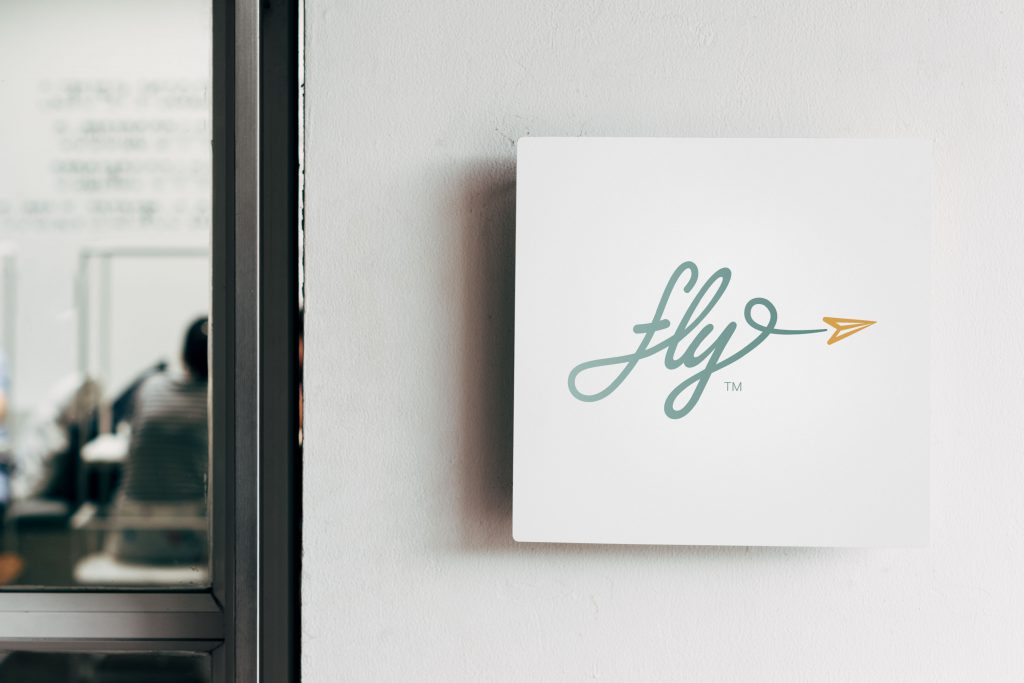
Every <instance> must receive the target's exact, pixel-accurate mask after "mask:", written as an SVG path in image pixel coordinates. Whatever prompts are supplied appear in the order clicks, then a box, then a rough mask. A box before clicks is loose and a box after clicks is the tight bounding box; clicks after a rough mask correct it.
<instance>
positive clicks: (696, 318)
mask: <svg viewBox="0 0 1024 683" xmlns="http://www.w3.org/2000/svg"><path fill="white" fill-rule="evenodd" d="M698 277H699V274H698V270H697V266H696V265H695V264H694V263H693V262H691V261H687V262H685V263H682V264H680V265H679V267H678V268H676V269H675V271H674V272H673V273H672V276H671V277H669V279H668V283H666V285H665V290H664V291H663V292H662V295H661V300H660V301H658V307H657V308H656V309H655V311H654V316H653V317H652V318H651V321H650V322H646V323H641V324H638V325H634V326H633V332H635V333H636V334H638V335H640V343H639V345H638V346H637V347H636V350H635V351H633V352H632V353H628V354H625V355H622V356H612V357H610V358H599V359H597V360H592V361H587V362H586V363H580V364H579V365H577V366H576V367H575V368H573V369H572V372H570V373H569V391H570V392H571V393H572V395H573V396H574V397H576V398H577V399H579V400H580V401H587V402H592V401H600V400H601V399H603V398H605V397H607V396H609V395H610V394H611V393H612V392H613V391H615V390H616V389H617V388H618V387H619V385H621V384H622V383H623V382H624V381H625V380H626V378H627V377H629V374H630V373H631V372H632V371H633V369H634V368H635V367H636V366H637V364H638V363H639V362H640V361H642V360H643V359H645V358H649V357H651V356H654V355H656V354H658V353H661V352H662V351H664V352H665V367H666V368H668V369H669V370H676V369H678V368H679V367H680V366H683V367H686V368H688V369H691V370H692V369H696V368H700V369H699V370H697V372H694V373H693V374H692V375H690V376H689V377H687V378H686V379H684V380H683V381H682V382H680V383H679V384H678V385H676V387H675V388H674V389H673V390H672V391H671V392H669V395H668V397H667V398H666V399H665V415H667V416H668V417H670V418H672V419H679V418H682V417H685V416H686V415H688V414H689V413H690V411H691V410H693V408H694V406H696V405H697V402H698V401H700V397H701V395H702V394H703V393H704V389H705V388H706V387H707V385H708V382H709V381H710V380H711V376H712V375H714V374H715V373H716V372H718V371H719V370H721V369H722V368H724V367H727V366H729V365H731V364H733V363H735V362H736V361H738V360H739V359H741V358H743V357H744V356H746V355H747V354H748V353H750V352H751V351H753V350H754V349H756V348H757V347H758V346H760V345H761V344H762V343H763V342H764V341H765V340H766V339H768V337H770V336H772V335H793V334H816V333H819V332H826V331H827V329H825V328H822V329H814V330H782V329H778V328H777V327H776V326H775V324H776V322H777V321H778V313H777V311H776V310H775V306H774V305H773V304H772V302H771V301H769V300H768V299H764V298H760V297H757V298H753V299H750V300H749V301H748V302H747V305H746V306H745V307H744V309H743V318H744V320H745V321H746V324H747V326H748V327H750V328H751V329H752V330H754V331H755V332H757V336H755V337H754V338H753V339H752V340H751V341H750V342H748V343H747V344H746V345H744V346H741V347H739V348H737V349H736V350H735V351H733V352H731V353H728V352H727V348H728V347H729V342H730V341H731V340H732V338H733V335H734V334H735V332H736V329H737V327H738V326H737V324H736V323H735V322H730V323H729V324H727V325H726V326H725V327H723V328H722V330H721V331H720V332H719V333H718V335H717V336H713V335H714V332H715V326H714V325H712V324H711V323H707V324H704V320H705V319H706V318H707V317H708V315H709V314H710V313H711V311H712V309H714V307H715V305H716V304H717V303H718V302H719V300H720V299H721V298H722V295H724V294H725V290H726V289H727V288H728V287H729V281H730V279H731V278H732V272H731V271H730V270H729V269H728V268H720V269H718V270H717V271H715V272H714V273H713V274H712V275H711V277H709V278H708V279H707V281H706V282H705V283H704V284H703V285H702V286H701V287H700V288H699V289H698V290H697V292H696V294H694V296H693V299H692V300H691V301H690V305H689V306H688V307H687V309H686V311H685V312H684V313H683V316H682V318H680V320H679V324H678V325H677V326H676V329H675V332H674V333H672V335H671V336H669V337H668V338H666V339H665V340H664V341H661V342H659V343H657V344H654V343H653V342H654V337H655V335H656V334H657V333H658V332H660V331H661V330H666V329H668V328H669V327H671V324H672V323H671V322H670V321H669V320H668V319H667V318H666V317H665V307H666V306H667V305H668V302H669V299H670V298H671V296H672V293H673V292H674V291H675V289H676V288H677V287H681V288H682V291H683V292H684V293H686V294H689V293H690V292H692V291H693V289H694V288H695V287H696V286H697V280H698ZM757 309H761V310H762V311H763V312H762V313H760V315H762V316H763V315H767V320H766V321H764V322H758V321H757V320H755V317H754V313H755V310H757ZM617 366H621V368H620V369H619V373H618V375H616V376H615V377H614V378H613V379H612V380H611V382H610V383H609V384H608V385H607V386H605V387H604V388H603V389H601V390H600V391H597V392H595V393H590V394H588V393H585V392H583V391H581V390H580V389H579V387H578V385H577V380H578V379H579V377H580V375H582V374H583V373H585V372H587V371H588V370H593V369H594V368H606V367H611V368H614V367H617ZM680 403H681V405H680Z"/></svg>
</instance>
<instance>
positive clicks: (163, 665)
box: [0, 652, 210, 683]
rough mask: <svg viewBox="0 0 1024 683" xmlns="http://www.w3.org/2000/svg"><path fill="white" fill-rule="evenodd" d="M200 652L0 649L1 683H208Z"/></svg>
mask: <svg viewBox="0 0 1024 683" xmlns="http://www.w3.org/2000/svg"><path fill="white" fill-rule="evenodd" d="M209 680H210V657H209V656H208V655H203V654H150V653H144V654H143V653H140V654H93V653H87V654H86V653H76V654H65V653H56V652H0V683H25V682H26V681H35V682H37V683H139V682H140V681H147V683H162V682H163V683H207V682H208V681H209Z"/></svg>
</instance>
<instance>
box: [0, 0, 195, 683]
mask: <svg viewBox="0 0 1024 683" xmlns="http://www.w3.org/2000/svg"><path fill="white" fill-rule="evenodd" d="M210 73H211V5H210V0H175V1H174V2H157V1H156V0H3V2H0V102H3V106H2V107H0V587H24V586H48V587H96V586H120V587H181V586H188V587H195V586H202V585H208V584H209V575H210V572H209V559H208V558H209V554H210V553H209V548H208V545H209V533H208V528H209V519H208V515H207V509H208V501H207V496H208V493H207V479H208V471H209V455H208V441H209V439H208V391H207V374H208V368H207V358H208V353H207V349H208V341H209V340H208V333H209V326H208V325H207V324H206V323H205V317H206V315H207V312H208V309H209V300H210V282H211V278H210V253H209V252H210V230H211V163H212V160H211V140H210V135H211V107H212V99H211V92H210ZM76 680H77V679H76Z"/></svg>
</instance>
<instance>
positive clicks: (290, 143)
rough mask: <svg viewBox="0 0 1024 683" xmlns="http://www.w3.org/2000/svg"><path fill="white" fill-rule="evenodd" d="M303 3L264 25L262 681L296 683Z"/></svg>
mask: <svg viewBox="0 0 1024 683" xmlns="http://www.w3.org/2000/svg"><path fill="white" fill-rule="evenodd" d="M298 17H299V12H298V0H264V1H263V2H262V5H261V17H260V46H259V49H260V136H259V140H260V153H259V156H260V204H259V206H260V233H259V235H260V249H259V251H260V449H259V450H260V680H262V681H274V682H275V683H277V682H278V681H296V682H297V681H298V680H299V677H298V673H299V672H298V667H299V626H300V625H299V564H298V563H299V543H300V540H301V534H300V530H299V526H298V525H299V522H300V515H299V505H300V503H301V495H300V485H301V470H300V462H299V456H300V453H299V444H298V379H299V377H298V333H297V332H298V324H297V323H298V305H299V294H298V263H299V254H298V234H299V233H298V207H299V202H298V200H299V197H298V191H299V154H298V145H299V133H298V121H299V119H298V117H299V110H298V107H299V61H298V59H299V57H298V56H299V25H298Z"/></svg>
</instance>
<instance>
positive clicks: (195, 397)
mask: <svg viewBox="0 0 1024 683" xmlns="http://www.w3.org/2000/svg"><path fill="white" fill-rule="evenodd" d="M206 386H207V385H206V382H205V381H195V380H191V379H187V378H183V377H180V378H179V377H171V376H170V375H168V374H166V373H160V374H157V375H153V376H152V377H150V378H148V379H147V380H145V381H144V382H143V383H142V385H141V386H140V387H139V388H138V390H137V391H136V393H135V400H134V406H133V409H132V435H131V443H130V445H129V449H128V460H127V462H126V463H125V470H124V483H123V486H122V489H121V490H122V494H123V495H124V496H125V497H126V498H128V499H129V500H133V501H138V502H152V503H170V502H194V501H204V500H205V499H206V478H207V477H206V474H207V466H208V462H209V456H208V452H209V450H208V445H207V444H208V443H209V439H208V435H207V430H208V419H207V391H206Z"/></svg>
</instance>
